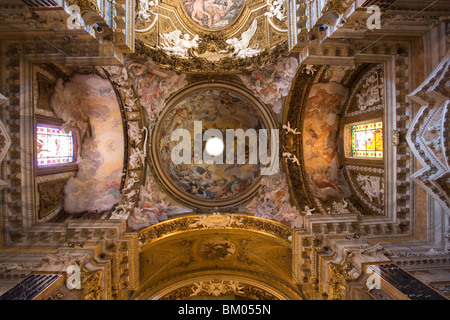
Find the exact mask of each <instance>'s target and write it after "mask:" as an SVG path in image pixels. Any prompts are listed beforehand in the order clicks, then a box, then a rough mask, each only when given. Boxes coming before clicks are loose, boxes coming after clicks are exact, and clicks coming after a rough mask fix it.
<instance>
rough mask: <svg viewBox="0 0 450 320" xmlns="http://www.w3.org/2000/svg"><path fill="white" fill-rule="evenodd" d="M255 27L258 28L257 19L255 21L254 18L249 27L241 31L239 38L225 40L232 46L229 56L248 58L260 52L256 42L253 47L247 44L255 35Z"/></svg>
mask: <svg viewBox="0 0 450 320" xmlns="http://www.w3.org/2000/svg"><path fill="white" fill-rule="evenodd" d="M257 28H258V21H256V19H255V20H253V23H252V25H251V26H250V28H249V29H248V30H247V31H245V32H243V33H242V35H241V38H240V39H238V38H232V39H228V40H226V41H225V42H226V43H228V44H229V45H232V46H233V47H234V51H233V53H231V54H230V56H231V57H238V58H248V57H253V56H255V55H257V54H259V53H260V52H261V50H259V49H258V47H259V45H258V44H257V45H256V46H255V48H249V47H248V45H249V44H250V40H251V39H252V38H253V36H254V35H255V32H256V29H257Z"/></svg>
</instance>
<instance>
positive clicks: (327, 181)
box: [308, 167, 342, 192]
mask: <svg viewBox="0 0 450 320" xmlns="http://www.w3.org/2000/svg"><path fill="white" fill-rule="evenodd" d="M308 177H309V179H310V182H311V183H312V184H313V185H315V186H316V187H317V188H319V189H324V188H332V189H335V190H337V191H338V192H342V190H341V188H340V187H339V185H338V181H337V180H336V179H334V178H332V177H331V168H330V167H328V168H327V169H326V171H324V170H323V169H322V168H317V169H316V170H314V169H311V170H310V172H309V174H308Z"/></svg>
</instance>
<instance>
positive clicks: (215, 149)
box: [205, 137, 225, 157]
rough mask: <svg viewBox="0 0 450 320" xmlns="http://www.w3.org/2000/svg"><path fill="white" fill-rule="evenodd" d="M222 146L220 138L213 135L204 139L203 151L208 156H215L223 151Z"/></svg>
mask: <svg viewBox="0 0 450 320" xmlns="http://www.w3.org/2000/svg"><path fill="white" fill-rule="evenodd" d="M224 147H225V146H224V144H223V141H222V139H220V138H217V137H214V138H210V139H208V140H207V141H206V145H205V151H206V152H207V153H208V154H209V155H210V156H212V157H215V156H218V155H221V154H222V153H223V150H224Z"/></svg>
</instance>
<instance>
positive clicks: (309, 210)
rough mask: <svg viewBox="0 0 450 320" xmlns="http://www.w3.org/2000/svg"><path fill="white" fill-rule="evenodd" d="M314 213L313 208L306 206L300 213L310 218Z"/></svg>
mask: <svg viewBox="0 0 450 320" xmlns="http://www.w3.org/2000/svg"><path fill="white" fill-rule="evenodd" d="M314 211H316V209H315V208H310V207H308V206H305V210H304V211H302V213H304V214H305V215H306V216H311V215H312V214H313V212H314Z"/></svg>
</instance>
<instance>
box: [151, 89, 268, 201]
mask: <svg viewBox="0 0 450 320" xmlns="http://www.w3.org/2000/svg"><path fill="white" fill-rule="evenodd" d="M248 97H251V96H250V95H249V93H248V92H246V91H243V90H242V89H238V88H236V87H232V86H230V85H226V84H223V85H222V84H211V83H209V84H204V85H201V86H200V87H199V88H197V89H196V88H195V87H194V88H193V89H192V90H187V93H183V95H182V96H181V97H177V96H175V97H174V98H173V99H172V100H171V101H169V102H167V103H166V104H167V106H166V109H165V110H164V111H163V112H162V113H161V115H160V118H159V121H158V122H157V124H156V126H155V129H154V132H155V135H154V136H153V137H152V144H153V145H152V150H154V151H155V152H153V154H152V155H153V161H152V162H153V166H154V169H155V171H156V172H157V175H159V176H160V177H161V178H162V179H161V180H162V181H163V184H164V185H166V187H168V189H169V190H173V194H174V196H175V197H176V198H177V197H180V198H181V199H184V200H185V202H187V203H190V204H191V205H194V206H195V207H197V208H198V207H204V206H205V205H206V206H212V207H220V206H224V205H231V204H233V203H234V202H236V201H237V202H239V201H242V199H243V197H245V196H248V195H249V194H252V193H254V192H255V191H256V188H258V181H259V179H260V164H259V162H258V161H253V160H252V161H250V157H249V155H250V154H251V153H254V152H255V151H256V150H253V148H254V147H257V146H250V144H249V143H248V141H249V140H248V138H244V140H240V139H236V138H234V136H233V137H232V139H233V140H230V142H227V130H234V131H236V130H242V132H243V133H244V134H245V133H247V131H248V130H249V129H250V131H253V132H255V133H256V134H257V133H258V130H260V129H268V128H269V126H273V120H272V119H271V116H270V115H271V113H270V111H269V110H267V108H263V110H264V111H261V108H262V107H261V104H259V105H257V104H256V103H255V102H256V100H255V99H254V98H251V99H249V98H248ZM178 129H183V130H187V131H186V132H188V134H189V138H190V141H189V143H188V145H187V147H188V149H182V150H180V144H181V143H180V141H182V140H180V139H179V138H176V139H174V138H173V137H172V134H173V132H174V131H176V130H178ZM211 130H216V132H218V134H219V138H220V139H223V141H224V145H223V151H222V152H221V153H220V154H219V156H217V157H215V158H214V160H215V161H214V163H210V162H211V161H208V159H207V158H206V157H207V156H208V154H207V151H205V149H204V148H205V146H206V143H205V142H206V141H207V140H208V139H207V134H208V133H209V132H213V133H214V131H211ZM217 130H218V131H217ZM234 131H233V132H234ZM236 132H237V131H236ZM213 136H216V135H215V134H213ZM213 136H212V137H213ZM255 137H258V136H257V135H255ZM184 139H185V137H183V140H184ZM195 141H200V144H197V143H196V142H195ZM228 144H229V145H228ZM240 148H242V149H241V150H242V151H243V153H242V155H243V156H244V158H245V162H244V163H239V162H238V161H237V158H238V157H239V154H240V152H241V151H239V149H240ZM174 155H176V156H182V157H183V161H181V162H178V163H177V162H176V161H174V160H173V156H174ZM198 155H200V162H198V161H197V160H196V159H197V158H196V157H197V156H198ZM227 157H229V158H230V159H231V160H232V162H233V163H231V164H230V161H227ZM219 159H220V160H219ZM217 160H219V161H217ZM221 162H222V163H221ZM193 200H194V202H193V203H192V201H193Z"/></svg>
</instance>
